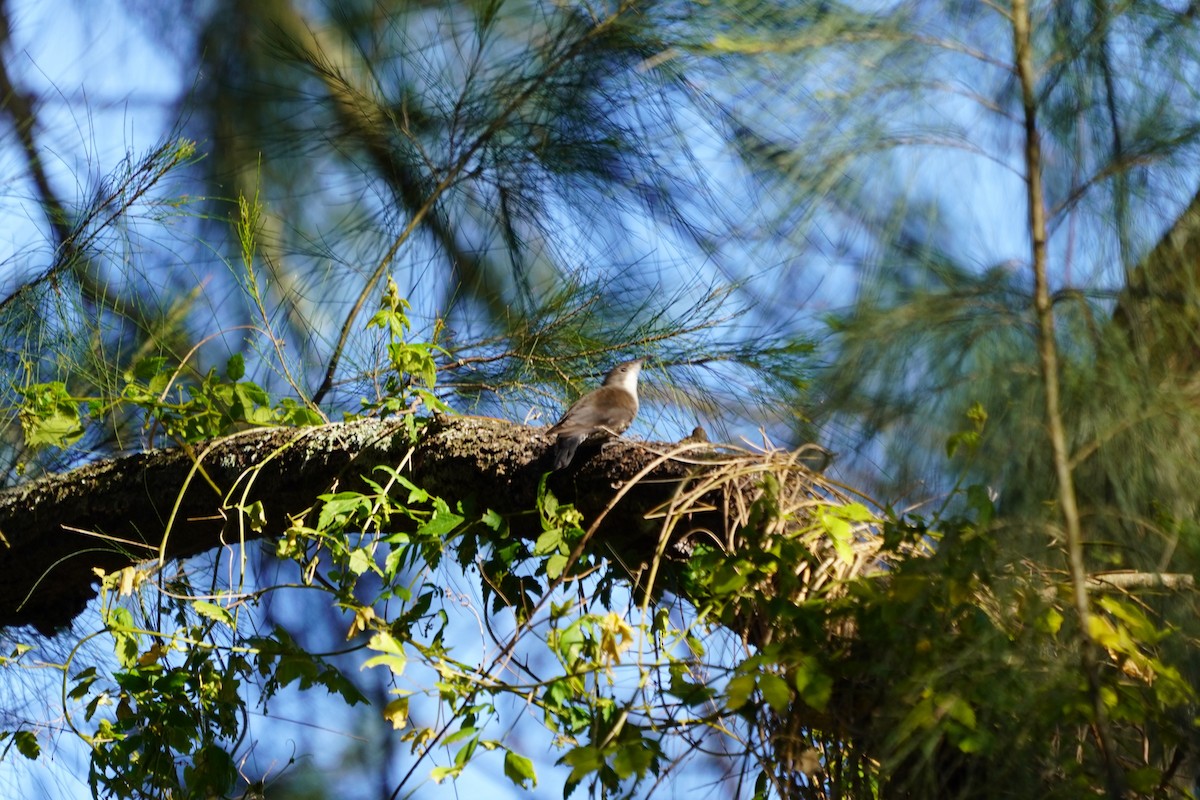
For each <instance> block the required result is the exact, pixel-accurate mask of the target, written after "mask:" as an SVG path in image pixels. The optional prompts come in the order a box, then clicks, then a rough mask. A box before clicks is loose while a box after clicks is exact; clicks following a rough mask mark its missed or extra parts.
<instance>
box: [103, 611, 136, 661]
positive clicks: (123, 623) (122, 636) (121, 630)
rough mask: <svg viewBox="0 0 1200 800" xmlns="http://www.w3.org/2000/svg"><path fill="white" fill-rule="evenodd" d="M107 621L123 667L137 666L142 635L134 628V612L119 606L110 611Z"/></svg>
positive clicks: (114, 648)
mask: <svg viewBox="0 0 1200 800" xmlns="http://www.w3.org/2000/svg"><path fill="white" fill-rule="evenodd" d="M105 623H106V624H107V625H108V629H109V632H110V633H111V634H112V637H113V650H114V652H115V653H116V655H117V662H118V663H119V664H120V665H121V667H122V668H123V669H132V668H133V667H135V666H137V659H138V652H139V651H140V647H139V640H140V638H141V637H140V634H139V633H137V632H136V631H134V630H132V628H133V614H131V613H129V609H127V608H121V607H119V606H118V607H117V608H114V609H112V610H111V611H109V613H108V616H107V618H106V619H105Z"/></svg>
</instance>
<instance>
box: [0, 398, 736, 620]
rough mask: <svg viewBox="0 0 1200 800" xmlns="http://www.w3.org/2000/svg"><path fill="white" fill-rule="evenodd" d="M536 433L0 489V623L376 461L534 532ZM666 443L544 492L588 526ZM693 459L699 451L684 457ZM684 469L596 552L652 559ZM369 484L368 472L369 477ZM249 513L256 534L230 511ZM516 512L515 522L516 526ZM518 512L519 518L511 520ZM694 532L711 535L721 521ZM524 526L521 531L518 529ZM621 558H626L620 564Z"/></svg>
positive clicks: (458, 426)
mask: <svg viewBox="0 0 1200 800" xmlns="http://www.w3.org/2000/svg"><path fill="white" fill-rule="evenodd" d="M542 430H543V429H538V428H532V427H529V426H526V425H517V424H514V423H511V422H505V421H503V420H497V419H490V418H481V417H438V418H435V419H434V420H433V421H431V422H430V423H429V425H428V426H427V427H426V428H424V429H423V430H422V432H421V434H420V436H419V439H418V441H417V442H416V444H410V442H409V440H408V437H407V434H406V433H405V426H404V424H403V420H401V419H396V418H393V419H387V420H376V419H369V420H360V421H356V422H349V423H335V424H330V425H324V426H320V427H314V428H303V429H294V428H270V429H257V430H253V431H244V432H241V433H237V434H234V435H232V436H228V437H225V438H222V439H218V440H214V441H211V442H204V443H200V444H196V445H191V446H186V447H176V448H171V449H166V450H151V451H148V452H145V453H138V454H135V455H130V456H125V457H121V458H115V459H110V460H106V461H100V462H97V463H94V464H89V465H87V466H84V467H81V468H79V469H76V470H73V471H71V472H69V473H65V474H62V475H53V476H48V477H44V478H41V479H38V480H35V481H32V482H30V483H27V484H24V485H21V486H18V487H15V488H12V489H8V490H5V491H3V492H2V493H0V536H2V541H0V573H2V574H3V575H4V576H5V578H4V580H3V581H0V627H8V626H13V625H32V626H33V627H35V628H36V629H37V630H38V631H39V632H41V633H46V634H48V633H51V632H53V631H54V630H57V629H59V628H61V627H63V626H65V625H67V624H68V623H69V622H70V621H71V620H72V619H73V618H74V617H75V616H76V615H78V614H79V613H80V612H81V611H82V610H83V608H84V606H85V605H86V604H87V602H88V601H89V600H90V599H91V598H93V597H94V596H95V594H96V590H95V584H96V583H97V582H98V576H97V573H96V572H95V570H96V568H99V569H102V570H104V571H105V572H110V573H111V572H115V571H117V570H120V569H122V568H124V567H126V566H130V565H132V564H136V563H139V562H142V561H146V560H149V559H157V558H163V559H176V558H186V557H188V556H193V555H197V554H199V553H203V552H206V551H208V550H211V549H212V548H214V547H218V546H223V545H236V544H239V543H240V542H243V541H247V540H251V539H256V538H262V537H275V536H279V535H280V534H282V533H283V532H284V531H285V530H286V529H287V528H288V526H289V525H290V524H291V523H290V515H292V516H294V515H299V514H302V513H303V512H305V511H306V510H307V509H309V508H311V507H312V506H314V504H316V503H317V502H318V500H317V497H318V495H320V494H322V493H326V492H331V491H339V490H346V489H357V490H364V491H365V490H367V487H366V486H365V485H364V484H362V483H361V481H360V480H359V476H369V475H370V473H371V471H372V470H373V469H374V468H375V467H378V466H380V465H391V466H400V465H401V464H402V462H405V460H406V458H407V462H406V464H405V474H406V475H407V476H408V477H409V478H410V480H413V481H414V483H416V484H418V485H419V486H421V487H422V488H424V489H426V490H428V491H429V492H431V493H432V494H434V495H436V496H439V497H443V498H444V499H446V500H447V501H448V502H450V503H451V505H453V504H454V503H456V502H459V501H464V502H469V501H470V500H472V499H473V500H474V504H475V508H476V510H477V511H478V512H480V513H482V512H483V510H485V509H487V508H490V509H493V510H495V511H497V512H499V513H501V514H504V515H506V516H508V515H511V520H510V525H511V527H512V530H513V531H514V532H515V533H517V534H518V535H522V536H527V537H534V536H536V535H537V534H538V532H539V529H538V528H536V527H535V526H536V521H537V519H536V515H532V516H531V515H529V514H528V512H529V511H531V510H532V509H534V508H535V507H536V502H537V492H538V484H539V481H540V480H541V478H542V476H543V475H544V474H546V473H547V472H549V470H550V466H551V459H552V451H551V448H550V444H551V441H550V438H549V437H547V436H545V435H544V434H543V433H542ZM671 447H672V445H669V444H654V443H637V442H632V441H629V440H624V439H622V440H618V441H615V442H611V443H608V444H606V445H605V446H604V447H603V448H601V447H600V446H599V445H598V444H591V445H584V446H583V447H582V448H581V449H580V454H579V456H578V462H579V463H578V464H576V465H572V467H571V468H570V469H567V470H564V471H562V472H558V473H552V474H551V475H550V478H549V484H548V485H549V487H550V489H551V490H552V491H553V492H554V493H555V494H556V495H557V496H558V497H559V498H560V500H562V501H564V502H572V503H575V504H576V506H577V507H578V508H579V509H580V510H581V511H582V512H583V513H584V515H585V519H588V520H592V519H595V518H596V517H597V516H598V515H599V514H600V513H601V512H602V511H604V509H605V508H606V507H607V506H608V504H609V503H610V502H611V500H612V498H613V496H614V495H615V494H616V491H617V489H618V488H620V487H621V486H622V485H623V484H624V483H625V482H627V481H628V480H630V479H631V478H632V477H633V476H634V475H636V474H637V473H638V472H639V471H640V470H642V469H643V468H645V467H647V466H648V465H650V464H652V462H654V461H655V460H658V459H659V456H658V455H657V454H656V452H655V451H658V452H665V451H666V450H667V449H669V448H671ZM692 447H693V448H695V447H699V446H698V445H693V446H692ZM695 469H696V466H695V465H694V464H687V463H684V462H681V461H676V460H671V459H666V460H662V463H661V464H658V465H657V466H656V467H654V469H653V470H652V471H651V473H650V477H652V478H654V479H667V480H659V481H658V482H654V481H648V482H641V483H639V484H638V486H636V487H634V488H633V489H632V490H631V491H630V492H629V493H628V494H626V495H625V496H624V497H623V498H622V500H621V502H620V503H618V504H617V506H616V507H614V508H613V509H612V510H611V511H609V513H608V514H607V515H605V517H604V520H603V523H602V526H601V528H599V529H598V530H597V532H596V536H595V537H594V538H595V541H596V542H598V543H599V542H602V543H604V544H605V545H606V546H610V547H613V548H618V551H619V552H621V554H622V557H623V560H625V562H626V563H634V564H636V559H649V558H651V557H653V554H654V551H655V548H656V546H657V544H658V537H657V530H658V528H659V527H660V523H658V522H656V521H647V520H646V519H645V512H646V511H647V510H650V509H652V508H654V507H655V506H657V505H659V504H660V503H662V502H663V501H664V500H665V499H667V498H669V497H670V495H671V493H672V492H673V491H674V487H675V486H676V485H678V480H679V479H681V478H684V477H685V476H686V475H688V474H689V472H691V471H694V470H695ZM376 477H379V476H376ZM256 502H258V503H261V504H262V511H263V515H262V517H263V519H264V522H263V524H262V525H261V526H260V527H259V528H258V529H253V528H251V526H250V524H249V518H248V517H247V516H246V515H244V514H242V513H241V512H240V511H239V508H246V507H248V506H250V505H251V504H253V503H256ZM521 512H525V513H524V514H523V515H521ZM518 515H519V516H518ZM707 516H709V517H710V518H709V519H704V520H699V519H696V520H693V523H694V524H693V525H692V527H694V525H706V526H715V527H713V528H712V529H714V530H720V529H721V528H720V526H721V521H722V519H721V516H720V515H719V514H718V513H717V512H715V511H714V512H708V514H707ZM522 520H525V521H524V522H522ZM631 559H633V560H634V561H631Z"/></svg>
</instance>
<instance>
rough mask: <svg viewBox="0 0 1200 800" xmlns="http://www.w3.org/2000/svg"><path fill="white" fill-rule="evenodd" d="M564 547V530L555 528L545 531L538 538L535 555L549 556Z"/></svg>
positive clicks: (534, 547) (535, 544)
mask: <svg viewBox="0 0 1200 800" xmlns="http://www.w3.org/2000/svg"><path fill="white" fill-rule="evenodd" d="M562 547H563V532H562V528H554V529H553V530H548V531H543V532H542V535H541V536H539V537H538V538H537V541H536V542H535V543H534V545H533V554H534V555H535V556H547V555H550V554H551V553H556V552H558V551H559V550H560V549H561V548H562Z"/></svg>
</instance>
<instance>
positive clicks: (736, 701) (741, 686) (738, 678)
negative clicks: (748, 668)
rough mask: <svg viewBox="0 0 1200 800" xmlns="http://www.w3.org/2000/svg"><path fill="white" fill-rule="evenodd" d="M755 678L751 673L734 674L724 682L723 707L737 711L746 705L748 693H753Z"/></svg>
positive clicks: (748, 697)
mask: <svg viewBox="0 0 1200 800" xmlns="http://www.w3.org/2000/svg"><path fill="white" fill-rule="evenodd" d="M754 685H755V680H754V676H753V675H735V676H734V677H732V678H730V679H729V683H727V684H725V707H726V708H727V709H729V710H730V711H737V710H738V709H739V708H741V707H742V706H744V705H746V701H748V700H749V699H750V695H752V694H754Z"/></svg>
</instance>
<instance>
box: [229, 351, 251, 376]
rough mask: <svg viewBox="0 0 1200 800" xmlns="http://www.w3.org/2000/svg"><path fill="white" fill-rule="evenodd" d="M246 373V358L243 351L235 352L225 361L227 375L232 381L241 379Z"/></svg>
mask: <svg viewBox="0 0 1200 800" xmlns="http://www.w3.org/2000/svg"><path fill="white" fill-rule="evenodd" d="M245 374H246V359H245V358H243V357H242V354H241V353H234V354H233V355H232V356H230V357H229V360H228V361H226V362H225V377H226V378H228V379H229V380H231V381H240V380H241V379H242V376H243V375H245Z"/></svg>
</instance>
